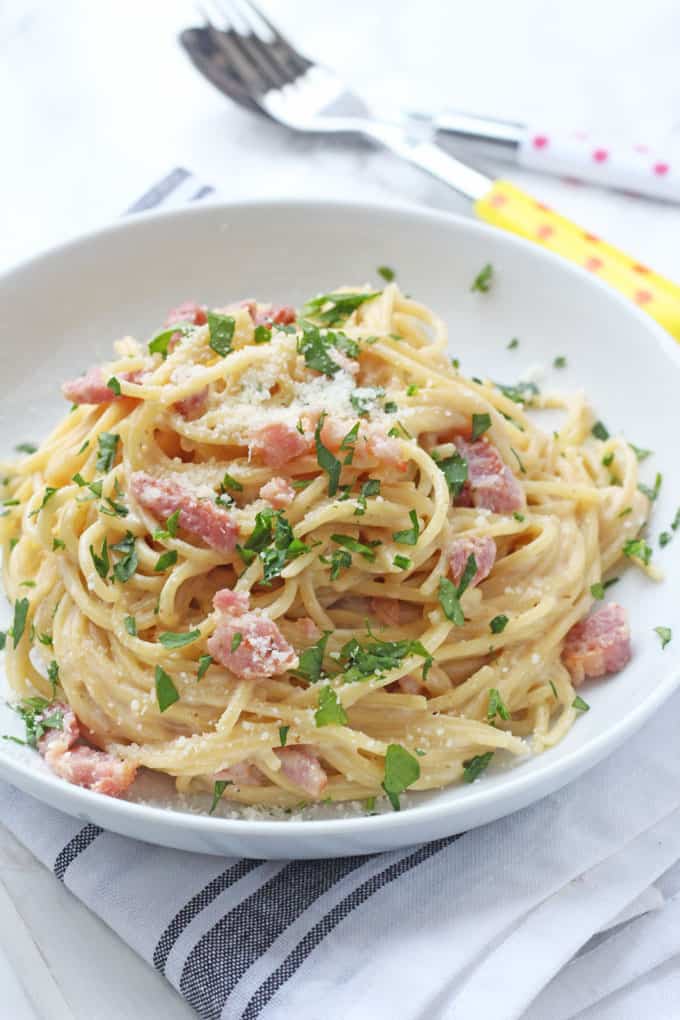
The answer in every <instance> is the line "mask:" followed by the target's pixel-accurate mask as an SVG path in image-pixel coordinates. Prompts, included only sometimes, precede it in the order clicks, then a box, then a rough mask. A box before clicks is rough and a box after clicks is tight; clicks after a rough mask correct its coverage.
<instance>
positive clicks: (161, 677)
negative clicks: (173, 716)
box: [155, 666, 179, 712]
mask: <svg viewBox="0 0 680 1020" xmlns="http://www.w3.org/2000/svg"><path fill="white" fill-rule="evenodd" d="M155 676H156V700H157V701H158V710H159V712H165V711H166V709H168V708H170V706H171V705H174V704H175V702H176V701H179V693H178V691H177V688H176V687H175V685H174V683H173V681H172V677H170V676H168V674H167V673H166V672H165V670H164V669H162V668H161V667H160V666H156V673H155Z"/></svg>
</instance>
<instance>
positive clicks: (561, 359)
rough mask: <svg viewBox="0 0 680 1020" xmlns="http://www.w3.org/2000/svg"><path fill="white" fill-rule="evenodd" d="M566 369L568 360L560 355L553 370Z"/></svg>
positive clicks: (554, 363) (554, 362)
mask: <svg viewBox="0 0 680 1020" xmlns="http://www.w3.org/2000/svg"><path fill="white" fill-rule="evenodd" d="M566 367H567V359H566V358H565V357H564V355H563V354H560V355H558V357H556V358H555V360H554V361H553V368H566Z"/></svg>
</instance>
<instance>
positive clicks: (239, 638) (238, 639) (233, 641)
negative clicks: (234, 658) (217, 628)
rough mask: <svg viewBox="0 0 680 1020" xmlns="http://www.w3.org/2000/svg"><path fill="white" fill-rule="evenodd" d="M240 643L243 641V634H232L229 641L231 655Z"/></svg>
mask: <svg viewBox="0 0 680 1020" xmlns="http://www.w3.org/2000/svg"><path fill="white" fill-rule="evenodd" d="M242 641H243V634H241V632H240V631H237V632H236V633H235V634H234V636H233V638H232V639H231V647H230V651H231V652H232V653H233V652H235V651H236V649H237V648H238V646H239V645H240V644H241V642H242Z"/></svg>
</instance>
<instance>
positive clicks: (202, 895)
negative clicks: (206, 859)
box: [153, 860, 264, 974]
mask: <svg viewBox="0 0 680 1020" xmlns="http://www.w3.org/2000/svg"><path fill="white" fill-rule="evenodd" d="M263 863H264V862H263V861H247V860H240V861H238V863H237V864H234V865H233V866H232V867H231V868H227V869H226V871H223V872H222V873H221V874H220V875H217V876H216V877H215V878H213V879H212V880H211V881H210V882H208V884H207V885H206V886H204V887H203V889H201V891H200V892H199V893H196V895H195V896H194V897H193V898H192V899H190V900H189V902H188V903H186V904H185V905H184V906H183V907H182V909H181V910H180V911H178V912H177V913H176V914H175V916H174V917H173V919H172V921H171V922H170V924H169V925H168V926H167V928H166V929H165V931H164V932H163V934H162V935H161V937H160V939H159V940H158V944H157V945H156V948H155V949H154V953H153V965H154V967H155V968H156V970H159V971H160V972H161V974H164V973H165V965H166V963H167V962H168V957H169V955H170V953H171V951H172V947H173V946H174V945H175V942H176V941H177V939H178V938H179V937H180V935H181V934H182V932H183V931H184V929H185V928H186V927H187V925H188V924H190V923H191V921H193V919H194V918H195V917H196V915H197V914H200V912H201V911H202V910H205V908H206V907H207V906H209V905H210V904H211V903H212V902H213V900H215V899H217V897H218V896H219V895H220V893H222V892H224V890H225V889H228V888H229V886H230V885H234V883H235V882H238V881H239V879H241V878H243V877H244V876H245V875H247V874H248V873H249V872H250V871H253V869H254V868H259V867H260V865H261V864H263Z"/></svg>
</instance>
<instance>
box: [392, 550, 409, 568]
mask: <svg viewBox="0 0 680 1020" xmlns="http://www.w3.org/2000/svg"><path fill="white" fill-rule="evenodd" d="M392 562H393V563H394V565H395V567H399V569H400V570H409V569H410V567H411V560H410V559H409V558H408V556H402V555H401V553H397V555H396V556H395V557H394V559H393V561H392Z"/></svg>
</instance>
